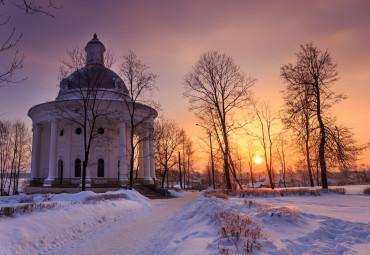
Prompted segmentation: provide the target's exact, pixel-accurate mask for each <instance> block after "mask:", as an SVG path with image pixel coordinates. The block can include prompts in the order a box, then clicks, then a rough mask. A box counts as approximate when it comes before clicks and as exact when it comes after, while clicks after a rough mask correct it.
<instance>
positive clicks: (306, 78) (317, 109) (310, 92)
mask: <svg viewBox="0 0 370 255" xmlns="http://www.w3.org/2000/svg"><path fill="white" fill-rule="evenodd" d="M296 58H297V60H296V63H294V64H291V63H289V64H285V65H283V66H282V67H281V77H282V78H283V80H284V82H285V83H286V88H285V93H286V94H290V95H291V97H290V98H292V97H294V98H299V99H300V101H299V102H298V104H293V107H294V108H295V111H296V112H299V111H302V110H303V109H309V110H310V111H312V112H314V113H315V116H316V118H317V122H318V128H319V130H320V144H319V160H320V168H321V183H322V187H323V188H324V189H327V188H328V178H327V162H326V156H325V147H326V145H327V133H328V132H327V130H328V128H329V127H328V125H327V123H326V118H325V115H326V114H327V112H328V110H329V109H330V108H331V107H332V106H333V105H334V104H336V103H338V102H340V101H341V100H343V99H344V98H345V96H344V95H343V94H340V93H337V92H335V91H334V90H333V89H332V85H333V84H334V83H335V82H336V81H337V80H338V72H337V66H336V64H334V63H333V61H332V58H331V56H330V54H329V52H328V51H325V52H322V51H320V50H319V49H318V48H317V47H315V46H314V45H313V43H307V44H305V45H301V48H300V51H299V52H298V53H297V54H296ZM287 103H290V102H287Z"/></svg>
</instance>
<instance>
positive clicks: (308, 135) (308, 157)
mask: <svg viewBox="0 0 370 255" xmlns="http://www.w3.org/2000/svg"><path fill="white" fill-rule="evenodd" d="M309 139H310V130H309V123H308V118H307V117H306V139H305V145H306V160H307V170H308V176H309V177H310V184H311V187H314V186H315V184H314V182H313V177H312V169H311V160H310V146H309Z"/></svg>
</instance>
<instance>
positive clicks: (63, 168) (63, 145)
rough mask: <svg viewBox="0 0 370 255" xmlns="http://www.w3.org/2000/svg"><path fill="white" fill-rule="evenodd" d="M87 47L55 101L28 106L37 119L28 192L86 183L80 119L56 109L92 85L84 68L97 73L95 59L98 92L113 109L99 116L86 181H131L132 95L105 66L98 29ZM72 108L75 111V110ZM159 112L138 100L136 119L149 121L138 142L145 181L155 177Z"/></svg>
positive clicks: (105, 183) (89, 183)
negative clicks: (155, 126)
mask: <svg viewBox="0 0 370 255" xmlns="http://www.w3.org/2000/svg"><path fill="white" fill-rule="evenodd" d="M85 51H86V53H87V60H86V66H85V67H83V68H81V69H79V70H77V71H76V72H74V73H72V74H71V75H69V76H68V78H66V79H63V80H62V82H61V85H60V91H59V94H58V96H57V98H56V99H55V101H52V102H47V103H42V104H39V105H36V106H34V107H32V108H31V109H30V110H29V112H28V116H29V117H30V118H31V119H32V123H33V144H32V165H31V176H30V179H29V186H28V191H29V192H36V191H37V190H39V189H40V188H43V189H45V188H47V187H49V188H55V189H57V188H58V187H59V188H60V189H61V188H63V189H64V190H65V189H68V188H77V187H79V185H80V183H81V176H82V163H83V160H84V149H83V148H84V147H83V146H84V144H83V130H82V127H81V126H80V125H78V124H77V123H76V122H73V121H71V120H68V118H65V116H64V117H63V114H60V112H58V111H57V107H58V104H59V105H60V104H61V103H62V104H65V105H71V104H73V103H76V101H78V100H81V98H78V97H76V93H74V92H75V90H76V89H81V88H82V89H84V88H85V87H84V86H87V85H86V81H84V79H81V74H84V75H90V76H91V77H94V76H96V74H95V73H91V71H90V69H89V68H90V67H91V66H90V65H92V64H94V65H96V64H98V65H99V66H100V75H101V74H104V76H103V77H102V78H101V79H99V81H100V83H99V84H98V90H99V93H101V94H98V99H100V100H102V101H103V103H104V104H105V105H107V106H108V107H111V108H113V109H114V111H112V112H114V114H111V115H107V116H105V117H104V118H101V119H99V120H98V122H97V125H96V127H95V129H96V131H97V132H96V134H97V137H96V139H95V140H94V141H95V142H94V147H93V148H92V149H91V153H90V156H89V165H88V168H87V174H86V186H87V187H92V188H94V187H95V188H99V187H101V188H110V187H111V188H113V187H121V186H124V185H125V184H127V183H128V181H129V179H128V178H129V168H130V165H129V157H128V155H130V151H129V148H130V146H129V141H130V132H131V125H130V122H129V120H130V118H129V115H128V112H127V106H126V103H125V101H126V102H127V101H130V100H131V99H130V96H129V93H128V90H127V87H126V85H125V84H124V82H123V80H122V79H121V78H120V77H119V76H118V75H117V74H116V73H114V72H113V71H112V70H110V69H108V68H106V67H105V66H104V52H105V47H104V45H103V43H101V42H100V41H99V40H98V38H97V36H96V34H95V35H94V38H93V39H92V40H91V41H89V42H88V43H87V45H86V47H85ZM94 70H95V69H94ZM99 95H101V97H100V98H99ZM108 110H109V109H108ZM149 113H151V114H149ZM67 114H70V115H76V113H75V112H73V111H70V112H68V113H67ZM64 115H65V114H64ZM147 116H151V117H150V118H147ZM156 116H157V112H156V111H155V110H154V109H153V108H151V107H149V106H146V105H143V104H140V105H139V107H138V108H137V112H136V114H135V118H136V120H137V121H143V119H144V118H147V119H145V125H143V127H142V129H141V130H139V131H138V132H137V134H136V135H137V136H139V137H147V138H148V139H142V140H143V141H142V142H141V143H140V145H139V155H140V158H139V163H138V165H139V173H138V179H139V181H140V182H141V183H144V184H153V183H154V181H155V179H156V177H155V167H154V143H153V122H154V118H155V117H156ZM74 117H76V116H74ZM81 120H82V119H81Z"/></svg>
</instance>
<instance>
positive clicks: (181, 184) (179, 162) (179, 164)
mask: <svg viewBox="0 0 370 255" xmlns="http://www.w3.org/2000/svg"><path fill="white" fill-rule="evenodd" d="M179 174H180V176H179V177H180V188H182V174H181V155H180V151H179Z"/></svg>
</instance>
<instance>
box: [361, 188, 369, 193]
mask: <svg viewBox="0 0 370 255" xmlns="http://www.w3.org/2000/svg"><path fill="white" fill-rule="evenodd" d="M362 192H363V193H364V194H365V195H370V187H367V188H364V190H363V191H362Z"/></svg>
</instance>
